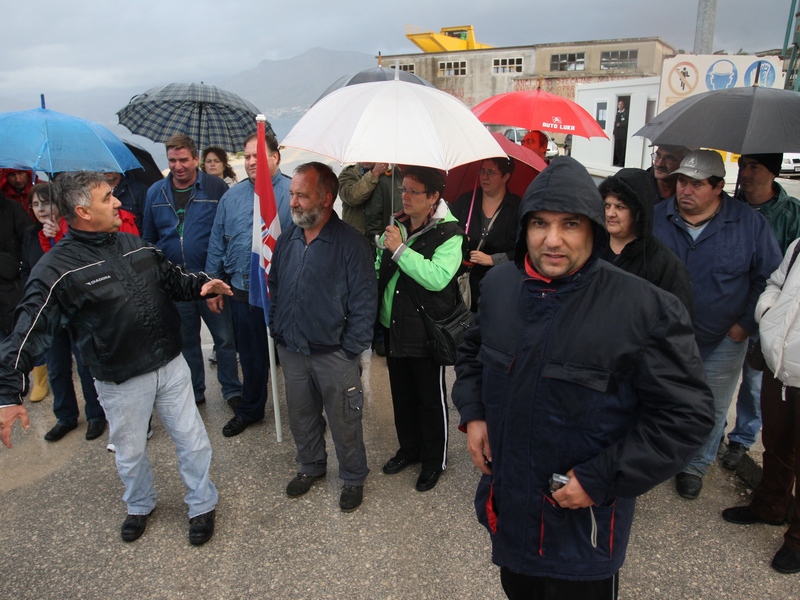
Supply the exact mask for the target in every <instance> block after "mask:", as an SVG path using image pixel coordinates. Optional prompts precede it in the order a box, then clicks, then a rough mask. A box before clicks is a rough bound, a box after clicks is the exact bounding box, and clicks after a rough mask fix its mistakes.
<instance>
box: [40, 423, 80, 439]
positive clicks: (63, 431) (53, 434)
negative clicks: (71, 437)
mask: <svg viewBox="0 0 800 600" xmlns="http://www.w3.org/2000/svg"><path fill="white" fill-rule="evenodd" d="M77 427H78V424H77V423H73V424H72V425H64V424H62V423H56V424H55V425H54V426H53V428H52V429H51V430H50V431H48V432H47V433H45V434H44V439H46V440H47V441H48V442H57V441H58V440H60V439H61V438H63V437H64V436H65V435H67V434H68V433H69V432H70V431H72V430H73V429H77Z"/></svg>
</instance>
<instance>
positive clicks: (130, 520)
mask: <svg viewBox="0 0 800 600" xmlns="http://www.w3.org/2000/svg"><path fill="white" fill-rule="evenodd" d="M153 510H155V509H153ZM152 514H153V511H152V510H151V511H150V512H149V513H147V514H146V515H128V516H127V517H125V520H124V521H123V522H122V532H121V533H122V541H123V542H135V541H136V540H138V539H139V538H140V537H142V534H143V533H144V530H145V528H146V527H147V517H149V516H150V515H152Z"/></svg>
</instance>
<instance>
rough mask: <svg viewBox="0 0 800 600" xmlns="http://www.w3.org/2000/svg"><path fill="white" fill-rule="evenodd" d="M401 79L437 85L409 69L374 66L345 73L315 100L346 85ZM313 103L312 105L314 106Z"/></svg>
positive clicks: (317, 100) (430, 85)
mask: <svg viewBox="0 0 800 600" xmlns="http://www.w3.org/2000/svg"><path fill="white" fill-rule="evenodd" d="M395 78H397V79H400V81H408V82H409V83H418V84H419V85H427V86H428V87H435V86H434V85H433V84H432V83H430V82H429V81H428V80H427V79H423V78H422V77H420V76H419V75H414V73H409V72H408V71H401V70H400V69H388V68H386V67H373V68H372V69H365V70H363V71H359V72H358V73H355V74H351V75H344V76H343V77H340V78H339V79H337V80H336V81H334V82H333V83H332V84H330V85H329V86H328V89H326V90H325V91H324V92H322V95H321V96H320V97H319V98H317V99H316V100H315V101H314V104H316V103H317V102H319V101H320V100H322V99H323V98H324V97H325V96H327V95H328V94H330V93H331V92H333V91H335V90H338V89H339V88H342V87H344V86H346V85H355V84H357V83H371V82H373V81H391V80H392V79H395ZM314 104H312V105H311V106H314Z"/></svg>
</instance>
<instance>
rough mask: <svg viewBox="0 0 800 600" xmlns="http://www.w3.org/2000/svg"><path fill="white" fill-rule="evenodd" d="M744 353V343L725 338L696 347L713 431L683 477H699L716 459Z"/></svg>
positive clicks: (745, 345)
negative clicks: (710, 399) (711, 408)
mask: <svg viewBox="0 0 800 600" xmlns="http://www.w3.org/2000/svg"><path fill="white" fill-rule="evenodd" d="M746 353H747V342H746V341H745V342H734V341H733V340H731V339H730V338H729V337H727V336H725V337H724V338H723V339H722V341H721V342H720V343H719V344H717V345H716V346H710V347H709V346H700V357H701V358H702V359H703V365H704V366H705V371H706V379H707V380H708V387H710V388H711V393H712V394H713V395H714V428H713V429H712V430H711V434H710V435H709V436H708V439H707V440H706V442H705V444H703V446H702V447H701V448H700V450H698V451H697V454H696V455H695V457H694V459H693V460H692V462H690V463H689V466H687V467H686V468H685V469H684V470H683V471H684V473H691V474H692V475H698V476H699V477H703V476H704V475H705V474H706V471H707V470H708V465H710V464H711V463H712V462H714V460H715V459H716V458H717V450H718V448H719V442H720V440H721V439H722V434H723V433H724V432H725V421H726V418H727V415H728V408H729V407H730V405H731V400H732V399H733V393H734V392H735V391H736V384H737V383H739V374H740V373H741V372H742V363H744V356H745V354H746Z"/></svg>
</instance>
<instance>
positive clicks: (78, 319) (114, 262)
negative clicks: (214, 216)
mask: <svg viewBox="0 0 800 600" xmlns="http://www.w3.org/2000/svg"><path fill="white" fill-rule="evenodd" d="M210 279H211V278H210V277H208V275H206V274H205V273H199V274H195V273H186V272H184V271H183V269H181V268H180V267H178V266H177V265H174V264H172V263H171V262H170V261H169V260H167V258H166V257H165V256H164V254H163V253H162V252H161V250H159V249H158V248H155V247H153V246H150V245H148V244H147V242H145V241H144V240H142V239H141V238H139V237H138V236H134V235H130V234H127V233H90V232H86V231H77V230H73V229H70V233H69V235H68V236H66V237H65V238H64V239H63V240H61V241H60V242H59V243H58V244H57V245H56V246H55V247H54V248H53V249H52V250H51V251H50V252H48V253H47V254H45V256H44V257H43V258H42V259H41V260H40V261H39V262H38V263H37V264H36V266H35V267H34V268H33V270H32V272H31V275H30V278H29V279H28V284H27V285H26V287H25V292H24V296H23V298H22V300H21V301H20V303H19V305H18V306H17V310H16V313H15V317H14V330H13V332H12V333H11V335H10V336H9V337H8V338H6V340H5V341H4V342H3V343H2V344H0V406H3V405H6V404H21V403H22V396H23V394H24V392H25V388H26V385H27V383H26V382H27V377H26V375H27V373H29V372H30V370H31V368H32V367H33V366H34V363H35V361H36V360H37V359H38V358H39V357H40V356H42V355H43V354H44V353H45V352H46V351H47V349H48V348H49V347H50V344H51V342H52V338H53V335H54V333H55V332H56V331H57V330H58V327H59V326H66V327H67V328H68V329H69V331H70V333H71V334H72V339H73V340H76V343H77V344H78V347H79V349H80V351H81V354H82V355H83V360H84V362H85V363H86V365H87V366H88V367H89V371H90V372H91V374H92V376H93V377H94V378H95V379H98V380H100V381H112V382H115V383H121V382H123V381H127V380H128V379H130V378H131V377H135V376H137V375H142V374H144V373H148V372H150V371H154V370H156V369H158V368H160V367H162V366H164V365H165V364H167V363H168V362H170V361H171V360H172V359H174V358H175V357H176V356H177V355H178V353H179V352H180V351H181V335H180V318H179V315H178V311H177V309H176V307H175V305H174V303H173V302H174V301H182V300H183V301H188V300H198V299H200V288H201V287H202V286H203V284H204V283H206V282H208V281H210Z"/></svg>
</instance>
